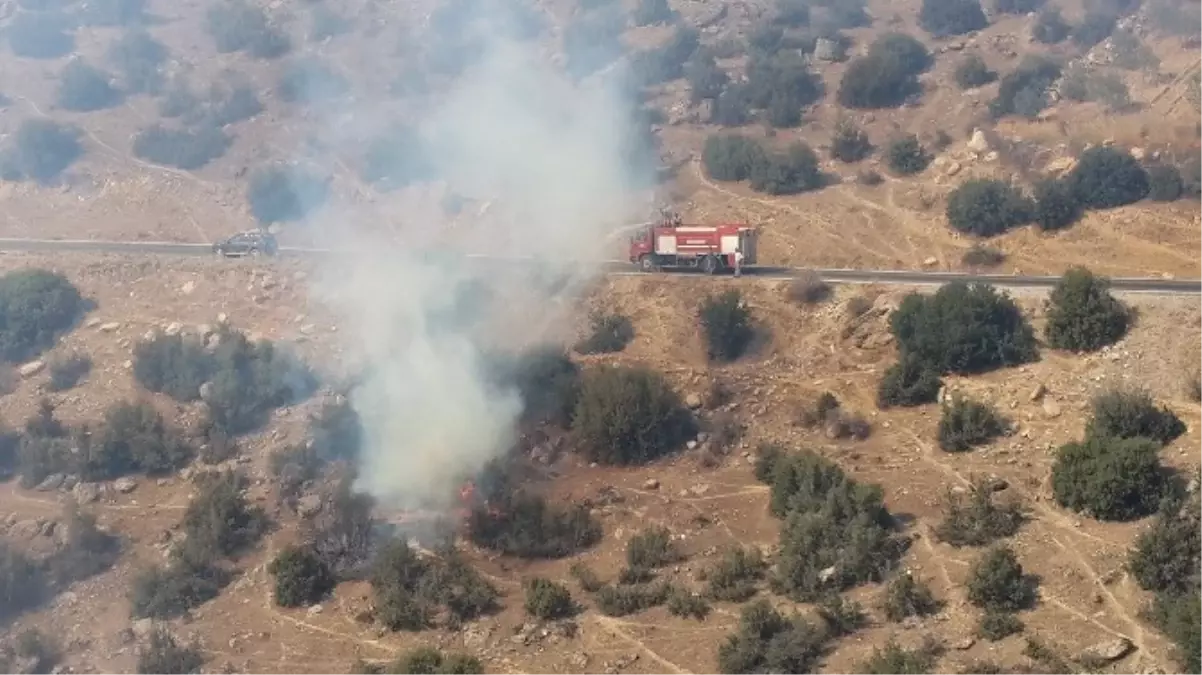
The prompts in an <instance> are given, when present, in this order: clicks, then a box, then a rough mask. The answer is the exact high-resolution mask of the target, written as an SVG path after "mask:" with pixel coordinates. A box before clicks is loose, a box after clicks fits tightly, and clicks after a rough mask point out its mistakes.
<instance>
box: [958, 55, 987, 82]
mask: <svg viewBox="0 0 1202 675" xmlns="http://www.w3.org/2000/svg"><path fill="white" fill-rule="evenodd" d="M955 78H956V84H958V85H960V88H961V89H973V88H975V87H982V86H984V85H987V84H989V83H990V82H993V81H994V80H996V79H997V73H996V72H994V71H992V70H990V69H989V66H988V65H986V63H985V59H982V58H981V56H980V55H979V54H969V55H968V56H966V57H964V60H963V61H961V62H960V64H959V65H958V66H956V73H955Z"/></svg>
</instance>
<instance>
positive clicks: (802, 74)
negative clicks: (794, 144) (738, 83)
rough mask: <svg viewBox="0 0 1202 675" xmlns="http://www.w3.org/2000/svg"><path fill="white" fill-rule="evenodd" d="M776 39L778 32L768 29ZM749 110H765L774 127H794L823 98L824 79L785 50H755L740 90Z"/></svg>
mask: <svg viewBox="0 0 1202 675" xmlns="http://www.w3.org/2000/svg"><path fill="white" fill-rule="evenodd" d="M768 30H769V31H770V32H772V33H774V34H775V35H776V36H779V35H780V31H779V30H777V29H768ZM739 93H740V94H741V95H742V96H744V97H745V99H746V100H745V105H746V106H747V107H749V108H753V109H757V110H763V111H765V118H766V120H767V121H768V122H769V123H770V124H771V125H772V126H774V127H777V128H785V127H794V126H797V125H798V124H799V123H800V122H801V109H802V108H804V107H806V106H808V105H811V104H813V103H816V102H818V100H820V99H821V98H822V94H823V85H822V79H821V78H820V77H818V76H817V75H815V74H814V73H813V71H811V70H810V67H809V65H808V64H807V62H806V60H805V59H803V58H801V57H800V56H799V55H798V54H797V53H796V52H792V51H789V50H784V49H777V48H769V49H763V50H760V49H753V51H752V54H751V61H750V63H749V64H748V66H747V83H746V85H745V86H744V87H742V88H740V89H739Z"/></svg>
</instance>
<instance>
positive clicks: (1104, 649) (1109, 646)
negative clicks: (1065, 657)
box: [1078, 638, 1135, 663]
mask: <svg viewBox="0 0 1202 675" xmlns="http://www.w3.org/2000/svg"><path fill="white" fill-rule="evenodd" d="M1134 648H1135V645H1133V644H1131V641H1130V640H1128V639H1127V638H1115V639H1113V640H1106V641H1104V642H1099V643H1097V644H1093V645H1090V646H1088V647H1086V648H1085V649H1083V650H1081V655H1080V657H1078V658H1079V660H1081V661H1084V662H1086V663H1088V662H1090V661H1103V662H1110V661H1117V660H1118V659H1121V658H1123V657H1124V656H1126V655H1127V654H1130V653H1131V650H1132V649H1134Z"/></svg>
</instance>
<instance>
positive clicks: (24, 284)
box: [0, 269, 87, 363]
mask: <svg viewBox="0 0 1202 675" xmlns="http://www.w3.org/2000/svg"><path fill="white" fill-rule="evenodd" d="M86 309H87V303H86V301H85V300H84V299H83V297H82V296H81V295H80V294H79V290H78V289H76V288H75V286H74V285H72V284H71V282H70V281H68V280H67V278H66V277H64V276H62V275H60V274H58V273H56V272H49V271H47V270H41V269H24V270H17V271H14V272H9V273H7V274H5V275H3V276H0V360H3V361H8V362H10V363H20V362H23V361H28V360H29V359H32V358H34V357H36V356H38V355H39V354H41V353H42V352H43V351H45V350H47V349H49V348H50V347H52V346H54V343H55V342H56V341H57V340H58V338H59V336H60V335H62V334H63V333H65V332H66V331H67V330H69V329H70V328H71V327H72V326H73V325H74V324H75V322H76V321H78V320H79V318H80V317H81V316H82V315H83V313H84V312H85V311H86Z"/></svg>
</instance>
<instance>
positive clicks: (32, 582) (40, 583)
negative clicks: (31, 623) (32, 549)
mask: <svg viewBox="0 0 1202 675" xmlns="http://www.w3.org/2000/svg"><path fill="white" fill-rule="evenodd" d="M47 587H48V583H47V580H46V578H45V574H44V572H43V571H42V568H41V567H39V566H38V565H37V563H35V562H34V561H32V560H30V559H29V557H28V556H26V555H25V554H24V553H22V552H21V551H18V550H17V549H15V548H13V547H12V546H11V545H10V544H9V543H8V541H7V540H5V539H0V600H3V602H0V621H5V622H7V621H8V620H9V619H11V618H12V617H14V616H16V615H17V614H19V613H21V612H23V611H25V610H27V609H32V608H33V607H35V606H37V605H38V604H39V603H41V602H42V600H44V599H45V597H46V591H47Z"/></svg>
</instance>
